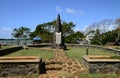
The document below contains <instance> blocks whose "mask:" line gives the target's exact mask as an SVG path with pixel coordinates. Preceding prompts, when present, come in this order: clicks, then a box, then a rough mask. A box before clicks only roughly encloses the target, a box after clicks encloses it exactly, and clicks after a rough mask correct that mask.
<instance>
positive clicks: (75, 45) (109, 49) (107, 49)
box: [67, 44, 120, 54]
mask: <svg viewBox="0 0 120 78" xmlns="http://www.w3.org/2000/svg"><path fill="white" fill-rule="evenodd" d="M67 46H74V47H86V48H87V47H88V48H97V49H101V50H105V51H107V52H108V51H109V52H112V53H115V54H120V50H117V49H112V48H107V47H103V46H97V45H80V44H67Z"/></svg>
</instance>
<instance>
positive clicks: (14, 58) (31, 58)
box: [0, 56, 42, 63]
mask: <svg viewBox="0 0 120 78" xmlns="http://www.w3.org/2000/svg"><path fill="white" fill-rule="evenodd" d="M40 61H42V59H41V58H40V57H38V56H8V57H0V63H25V62H26V63H27V62H30V63H33V62H40Z"/></svg>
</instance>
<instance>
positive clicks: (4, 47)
mask: <svg viewBox="0 0 120 78" xmlns="http://www.w3.org/2000/svg"><path fill="white" fill-rule="evenodd" d="M10 47H13V46H1V48H0V50H1V49H6V48H10Z"/></svg>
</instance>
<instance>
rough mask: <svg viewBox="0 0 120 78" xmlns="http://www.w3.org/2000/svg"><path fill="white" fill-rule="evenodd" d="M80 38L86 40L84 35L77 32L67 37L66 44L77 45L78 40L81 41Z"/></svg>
mask: <svg viewBox="0 0 120 78" xmlns="http://www.w3.org/2000/svg"><path fill="white" fill-rule="evenodd" d="M79 38H84V35H83V33H81V32H79V31H77V32H75V33H72V34H70V35H68V36H66V37H65V42H66V43H77V40H79Z"/></svg>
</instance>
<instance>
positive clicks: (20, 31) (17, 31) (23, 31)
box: [12, 27, 31, 45]
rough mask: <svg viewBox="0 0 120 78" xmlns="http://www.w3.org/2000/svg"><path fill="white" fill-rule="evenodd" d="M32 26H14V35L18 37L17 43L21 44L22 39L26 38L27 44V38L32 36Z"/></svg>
mask: <svg viewBox="0 0 120 78" xmlns="http://www.w3.org/2000/svg"><path fill="white" fill-rule="evenodd" d="M30 34H31V32H30V28H27V27H20V28H14V29H13V33H12V35H13V36H14V37H15V38H18V41H17V44H18V45H19V42H20V40H21V39H24V40H25V43H24V44H25V45H26V40H27V39H29V38H30Z"/></svg>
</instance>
